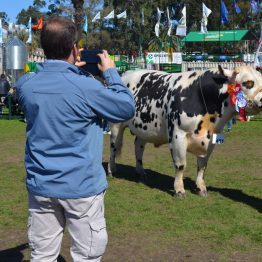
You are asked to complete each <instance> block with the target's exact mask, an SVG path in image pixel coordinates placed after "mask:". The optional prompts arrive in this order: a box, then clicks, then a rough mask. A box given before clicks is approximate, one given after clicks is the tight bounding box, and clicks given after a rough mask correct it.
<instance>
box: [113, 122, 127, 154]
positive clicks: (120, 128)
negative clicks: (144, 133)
mask: <svg viewBox="0 0 262 262" xmlns="http://www.w3.org/2000/svg"><path fill="white" fill-rule="evenodd" d="M125 128H126V126H125V125H124V124H111V146H113V147H114V150H115V156H116V157H118V156H120V155H121V150H122V146H123V138H124V131H125Z"/></svg>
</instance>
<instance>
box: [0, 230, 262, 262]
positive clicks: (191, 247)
mask: <svg viewBox="0 0 262 262" xmlns="http://www.w3.org/2000/svg"><path fill="white" fill-rule="evenodd" d="M0 235H1V239H0V247H1V248H0V261H1V262H18V261H24V262H26V261H29V259H30V249H29V247H28V244H27V238H26V232H25V231H22V230H19V231H14V230H5V231H3V230H0ZM183 242H184V241H183ZM194 242H195V241H194ZM184 243H185V242H184ZM187 244H188V246H181V245H180V243H179V239H177V240H176V241H174V242H172V243H170V242H167V241H165V240H163V239H162V237H161V234H155V233H153V234H149V233H147V234H141V235H139V234H135V235H133V234H126V235H124V236H112V235H110V232H109V244H108V247H107V250H106V253H105V255H104V257H103V262H134V261H136V262H159V261H168V262H169V261H170V262H176V261H179V262H181V261H189V262H198V261H202V262H205V261H206V262H212V261H232V262H239V261H252V262H259V261H261V258H262V257H261V251H259V250H256V251H255V250H252V251H251V250H250V251H248V252H244V253H242V252H234V251H232V253H230V254H222V255H221V254H220V255H218V254H216V253H215V252H214V251H210V250H209V248H208V246H206V245H205V246H199V245H197V244H195V243H190V240H188V243H187ZM69 247H70V239H69V235H68V233H66V234H65V236H64V239H63V244H62V248H61V255H60V256H59V258H58V262H69V261H72V260H71V257H70V253H69Z"/></svg>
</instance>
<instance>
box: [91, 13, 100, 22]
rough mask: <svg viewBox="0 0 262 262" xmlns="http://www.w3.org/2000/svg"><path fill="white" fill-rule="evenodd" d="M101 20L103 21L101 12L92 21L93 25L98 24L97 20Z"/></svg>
mask: <svg viewBox="0 0 262 262" xmlns="http://www.w3.org/2000/svg"><path fill="white" fill-rule="evenodd" d="M99 19H101V13H100V11H99V12H98V13H97V14H96V15H95V17H94V18H93V19H92V21H91V22H92V23H94V22H96V20H99Z"/></svg>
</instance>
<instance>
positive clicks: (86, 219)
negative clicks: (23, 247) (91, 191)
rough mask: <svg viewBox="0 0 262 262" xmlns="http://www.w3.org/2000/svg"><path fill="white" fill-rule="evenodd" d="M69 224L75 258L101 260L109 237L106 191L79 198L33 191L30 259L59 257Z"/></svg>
mask: <svg viewBox="0 0 262 262" xmlns="http://www.w3.org/2000/svg"><path fill="white" fill-rule="evenodd" d="M65 225H67V227H68V231H69V233H70V236H71V248H70V253H71V256H72V258H73V261H74V262H82V261H92V262H97V261H100V260H101V258H102V255H103V254H104V252H105V249H106V245H107V240H108V239H107V231H106V223H105V218H104V193H101V194H99V195H96V196H92V197H87V198H79V199H57V198H46V197H41V196H36V195H32V194H30V193H29V218H28V240H29V245H30V247H31V249H32V252H31V260H30V261H32V262H54V261H57V257H58V256H59V253H60V248H61V242H62V238H63V233H64V229H65Z"/></svg>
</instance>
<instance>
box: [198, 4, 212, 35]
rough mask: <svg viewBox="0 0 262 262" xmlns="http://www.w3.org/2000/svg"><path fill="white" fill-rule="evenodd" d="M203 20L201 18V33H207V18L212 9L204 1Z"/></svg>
mask: <svg viewBox="0 0 262 262" xmlns="http://www.w3.org/2000/svg"><path fill="white" fill-rule="evenodd" d="M202 12H203V16H202V20H201V30H200V31H201V33H203V34H206V33H207V18H208V16H209V15H210V14H211V13H212V11H211V10H210V9H209V8H208V7H207V6H206V5H205V4H204V3H202Z"/></svg>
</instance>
